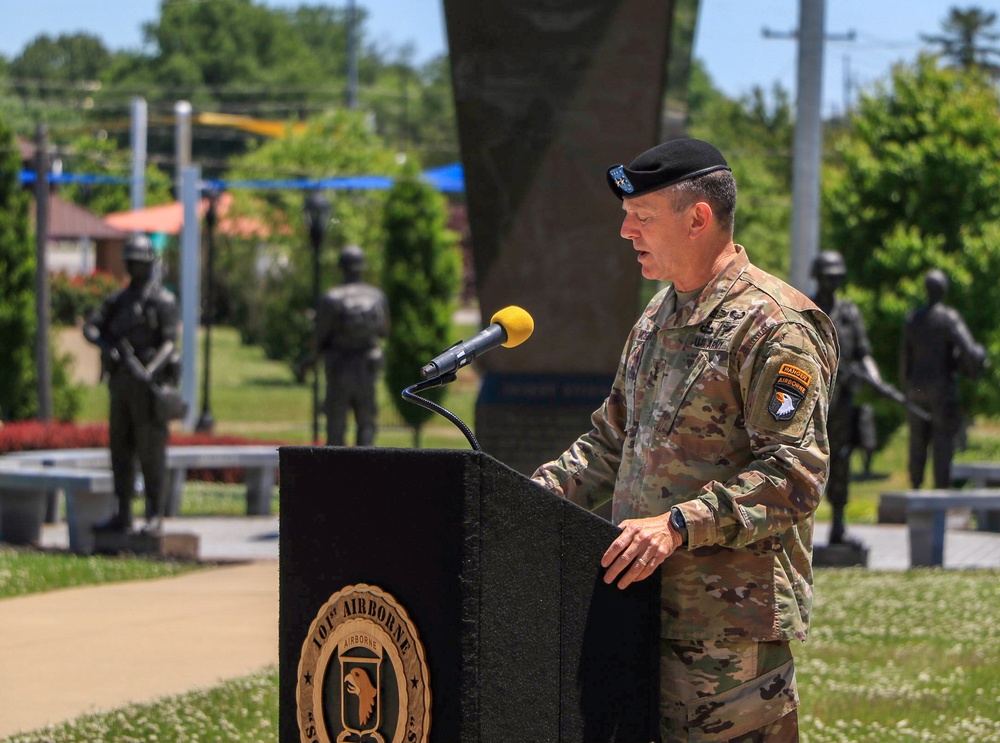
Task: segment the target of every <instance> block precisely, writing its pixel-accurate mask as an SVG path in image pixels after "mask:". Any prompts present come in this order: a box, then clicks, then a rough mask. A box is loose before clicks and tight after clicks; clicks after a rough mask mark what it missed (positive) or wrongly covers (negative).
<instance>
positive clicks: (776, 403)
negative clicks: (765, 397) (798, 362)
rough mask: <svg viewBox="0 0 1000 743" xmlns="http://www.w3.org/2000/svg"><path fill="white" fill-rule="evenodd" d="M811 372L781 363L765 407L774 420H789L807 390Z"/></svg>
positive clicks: (810, 380)
mask: <svg viewBox="0 0 1000 743" xmlns="http://www.w3.org/2000/svg"><path fill="white" fill-rule="evenodd" d="M811 382H812V374H810V373H809V372H807V371H804V370H802V369H800V368H799V367H797V366H794V365H792V364H782V365H781V368H780V369H778V376H777V377H776V378H775V380H774V387H773V389H772V390H771V398H770V400H769V401H768V404H767V409H768V411H770V413H771V415H772V416H774V419H775V420H776V421H787V420H791V418H792V416H794V415H795V411H797V410H798V409H799V406H800V405H801V404H802V401H803V400H804V399H805V396H806V392H808V391H809V384H810V383H811Z"/></svg>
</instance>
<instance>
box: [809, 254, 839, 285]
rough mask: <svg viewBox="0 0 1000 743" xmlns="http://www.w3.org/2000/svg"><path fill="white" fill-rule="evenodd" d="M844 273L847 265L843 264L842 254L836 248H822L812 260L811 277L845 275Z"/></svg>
mask: <svg viewBox="0 0 1000 743" xmlns="http://www.w3.org/2000/svg"><path fill="white" fill-rule="evenodd" d="M846 274H847V266H846V265H845V264H844V256H842V255H841V254H840V253H838V252H837V251H836V250H824V251H822V252H821V253H820V254H819V255H817V256H816V259H815V260H814V261H813V265H812V275H813V278H817V279H818V278H819V277H820V276H845V275H846Z"/></svg>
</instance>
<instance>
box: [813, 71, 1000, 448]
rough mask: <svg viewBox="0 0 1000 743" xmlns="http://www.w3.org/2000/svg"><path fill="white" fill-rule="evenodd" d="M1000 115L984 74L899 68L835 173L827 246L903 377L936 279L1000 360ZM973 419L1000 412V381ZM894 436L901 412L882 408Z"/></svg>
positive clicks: (844, 147)
mask: <svg viewBox="0 0 1000 743" xmlns="http://www.w3.org/2000/svg"><path fill="white" fill-rule="evenodd" d="M998 107H1000V100H998V95H997V91H996V90H995V89H994V88H993V87H992V86H991V85H990V84H989V83H988V82H987V81H986V80H985V78H984V77H983V76H982V75H981V74H978V73H977V72H976V71H963V70H961V69H957V68H946V69H940V68H939V67H938V66H937V64H936V63H935V60H934V58H933V57H931V56H929V55H926V56H922V57H921V58H920V59H919V60H918V61H917V62H916V63H915V64H914V65H899V66H897V67H896V68H895V69H894V70H893V72H892V75H891V79H890V81H888V83H887V84H883V85H881V86H879V87H878V88H876V89H875V90H874V91H873V92H871V93H870V94H867V95H863V96H862V98H861V101H860V103H859V105H858V108H857V110H856V111H855V113H854V114H853V115H852V116H851V117H850V119H849V121H848V127H847V128H846V129H844V130H843V131H842V132H841V139H840V140H839V142H838V143H837V145H836V148H835V149H836V153H837V163H836V164H835V165H833V166H831V167H829V168H827V170H826V172H825V183H824V189H823V198H824V207H825V215H826V216H825V219H824V226H825V233H826V239H825V244H826V245H828V246H829V247H830V248H833V249H836V250H839V251H840V252H841V253H842V254H843V255H844V259H845V260H846V262H847V265H848V277H849V280H850V286H849V287H848V289H847V291H848V295H849V296H850V297H851V298H852V299H854V300H855V301H856V302H857V303H858V305H859V306H860V308H861V311H862V313H863V314H864V317H865V320H866V323H867V327H868V331H869V335H870V336H871V341H872V346H873V349H874V356H875V358H876V360H877V362H878V364H879V366H880V368H881V370H882V374H883V376H884V377H886V378H887V379H889V380H895V379H897V378H898V357H897V355H898V349H899V344H900V338H901V332H902V327H903V323H904V319H905V316H906V313H907V312H908V311H910V310H912V309H914V308H916V307H917V306H918V305H920V304H922V303H923V302H924V301H925V294H924V289H923V276H924V274H925V273H926V271H927V270H929V269H931V268H940V269H942V270H943V271H945V272H946V273H947V274H948V276H949V278H950V281H951V289H950V291H949V293H948V297H947V299H946V301H947V302H948V303H949V304H951V305H952V306H954V307H955V308H956V309H958V311H959V312H960V313H961V314H962V316H963V317H964V318H965V320H966V322H967V323H968V325H969V328H970V330H971V331H972V333H973V335H974V336H975V337H976V339H977V340H978V341H979V342H981V343H983V344H984V345H985V346H986V348H987V350H988V352H989V353H990V356H991V357H993V358H994V359H995V358H997V353H998V351H1000V331H998V326H997V323H996V318H997V316H998V314H1000V294H998V293H997V291H996V281H997V276H1000V240H998V239H997V237H998V234H1000V227H998V225H1000V200H998V199H997V193H998V189H1000V119H998V117H997V110H998ZM964 400H965V403H966V404H967V406H968V409H969V410H975V411H977V412H981V413H984V414H995V413H997V412H998V411H1000V370H998V369H997V365H996V364H995V363H994V364H993V365H992V367H991V369H990V370H989V372H988V373H987V376H986V377H985V378H984V379H982V380H980V381H979V382H978V383H976V384H975V385H974V386H973V385H971V384H970V385H969V387H968V389H967V391H966V395H965V397H964ZM881 407H882V410H881V412H882V414H883V415H882V416H881V417H882V418H883V419H885V420H887V421H888V423H887V424H886V426H887V429H886V430H884V431H883V433H885V432H887V430H888V429H891V428H893V427H895V426H896V425H898V424H899V423H900V422H901V420H902V414H901V411H899V410H897V409H895V408H893V407H892V406H889V405H887V404H885V403H882V406H881Z"/></svg>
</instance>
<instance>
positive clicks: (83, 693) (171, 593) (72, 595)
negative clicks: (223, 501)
mask: <svg viewBox="0 0 1000 743" xmlns="http://www.w3.org/2000/svg"><path fill="white" fill-rule="evenodd" d="M166 529H167V530H168V531H183V532H194V533H197V534H198V535H199V537H200V553H201V557H202V559H204V560H217V561H225V560H252V562H249V563H243V564H235V565H227V566H223V567H217V568H211V569H206V570H204V571H199V572H197V573H194V574H188V575H184V576H180V577H176V578H165V579H159V580H153V581H143V582H136V583H119V584H112V585H106V586H97V587H92V588H74V589H67V590H64V591H55V592H52V593H47V594H41V595H37V596H25V597H22V598H16V599H6V600H3V601H0V739H2V738H5V737H7V736H9V735H12V734H13V733H15V732H17V731H27V730H36V729H38V728H41V727H44V726H45V725H48V724H53V723H58V722H62V721H65V720H69V719H73V718H75V717H78V716H80V715H83V714H86V713H89V712H95V711H98V710H109V709H115V708H118V707H121V706H124V705H126V704H129V703H133V702H150V701H153V700H155V699H157V698H159V697H162V696H165V695H172V694H181V693H184V692H187V691H190V690H191V689H194V688H197V687H203V686H213V685H215V684H217V683H218V682H220V681H222V680H225V679H230V678H236V677H239V676H243V675H246V674H248V673H251V672H253V671H255V670H258V669H260V668H263V667H265V666H268V665H273V664H276V663H277V662H278V564H277V556H278V540H277V534H278V519H277V516H259V517H246V518H242V517H238V518H237V517H234V518H222V517H216V518H204V519H191V518H177V519H168V520H167V523H166ZM828 532H829V525H828V524H817V527H816V543H817V544H825V543H826V540H827V534H828ZM850 533H851V534H852V536H854V537H856V538H857V539H860V540H861V541H862V542H864V543H865V544H866V545H867V546H868V547H869V550H870V554H869V568H870V569H873V570H905V569H907V568H908V567H909V544H908V537H907V531H906V527H905V526H904V525H862V526H855V527H853V528H851V529H850ZM43 544H44V545H45V546H48V547H55V548H59V547H65V546H66V544H67V541H66V534H65V526H64V525H58V524H54V525H47V526H46V527H45V530H44V535H43ZM945 568H948V569H962V568H1000V534H990V533H981V532H973V531H967V530H961V529H950V530H949V531H948V534H947V538H946V544H945Z"/></svg>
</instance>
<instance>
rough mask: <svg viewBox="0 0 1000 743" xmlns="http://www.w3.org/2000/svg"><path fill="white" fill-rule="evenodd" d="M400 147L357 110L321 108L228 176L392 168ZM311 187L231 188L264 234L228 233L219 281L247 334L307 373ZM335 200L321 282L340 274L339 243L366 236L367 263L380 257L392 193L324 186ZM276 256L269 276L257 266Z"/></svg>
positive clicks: (238, 179) (375, 266)
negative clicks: (307, 201) (307, 202)
mask: <svg viewBox="0 0 1000 743" xmlns="http://www.w3.org/2000/svg"><path fill="white" fill-rule="evenodd" d="M398 169H399V165H398V164H397V162H396V154H395V153H394V152H393V151H392V150H390V149H389V148H387V147H386V146H385V144H384V143H383V142H382V140H381V139H380V138H379V137H378V136H377V135H376V134H375V133H374V132H373V131H372V130H371V127H370V126H369V125H368V122H367V117H366V116H365V114H364V113H363V112H360V111H345V110H340V111H334V112H331V113H328V114H324V115H322V116H317V117H315V118H314V119H311V120H310V121H309V122H308V125H307V126H306V128H305V130H304V131H302V132H289V133H288V134H287V135H286V136H284V137H281V138H278V139H273V140H270V141H268V142H267V143H265V144H264V145H262V146H261V147H260V148H258V149H255V150H254V151H252V152H250V153H249V154H247V155H244V156H243V157H240V158H237V159H236V160H235V161H234V163H233V167H232V170H231V172H230V174H229V178H230V179H231V181H232V182H234V183H236V184H240V183H245V182H247V181H259V180H271V179H277V178H281V179H295V178H307V179H320V178H332V177H343V176H357V175H371V174H384V175H389V176H391V175H393V174H394V173H395V172H396V171H397V170H398ZM304 193H305V192H304V191H302V190H298V189H253V190H249V191H248V190H235V191H234V199H235V202H234V207H233V212H232V214H233V216H234V217H239V216H242V217H246V218H248V219H249V220H252V222H254V223H256V224H258V225H260V226H262V228H263V235H260V234H258V235H256V236H253V237H251V238H250V239H247V240H238V239H227V241H226V242H225V243H224V245H223V246H222V250H220V255H219V276H220V277H223V278H222V279H221V281H222V282H223V286H222V287H220V288H221V291H222V293H223V294H224V295H225V296H226V298H227V301H228V302H229V303H230V306H231V307H232V308H233V316H232V317H231V318H230V319H232V320H235V321H237V322H239V323H241V326H240V329H241V332H242V334H243V337H244V338H245V339H247V340H250V341H253V342H259V343H261V344H262V346H263V347H264V350H265V353H267V354H268V356H270V357H271V358H275V359H281V360H285V361H288V362H289V364H290V365H291V366H292V368H293V370H295V372H296V376H297V377H299V378H302V375H303V374H304V372H305V368H304V364H305V363H306V362H307V360H308V349H309V348H310V347H311V340H312V339H311V332H312V330H311V328H312V323H311V320H310V319H309V317H310V315H311V312H312V311H313V297H312V291H311V289H310V287H311V286H312V270H313V269H312V252H311V250H310V247H309V242H308V239H307V237H306V231H305V227H304V218H303V202H304ZM327 196H328V197H329V198H330V200H331V202H332V206H333V212H332V218H331V221H330V224H329V226H328V233H327V239H326V247H325V248H324V250H323V251H322V253H321V254H320V273H321V282H320V283H321V287H322V288H323V289H325V288H326V287H327V285H328V284H329V283H330V282H332V281H333V280H334V279H335V278H336V276H337V274H336V250H335V249H334V250H331V249H330V248H331V247H333V248H336V247H340V246H344V245H348V244H356V245H361V246H363V247H364V248H365V249H366V254H367V255H368V258H369V260H368V263H369V271H370V272H371V273H372V275H378V271H379V267H380V265H381V263H380V261H381V257H380V256H381V251H380V250H377V249H376V248H377V247H378V246H379V245H380V244H381V242H382V240H381V225H380V221H381V213H382V204H383V202H384V200H385V194H384V192H382V191H378V190H353V189H337V190H330V191H328V192H327ZM261 237H263V238H264V240H263V241H262V240H261ZM262 265H264V266H269V267H270V268H269V269H267V270H266V272H265V273H264V274H263V276H261V275H259V274H258V267H259V266H262Z"/></svg>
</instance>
